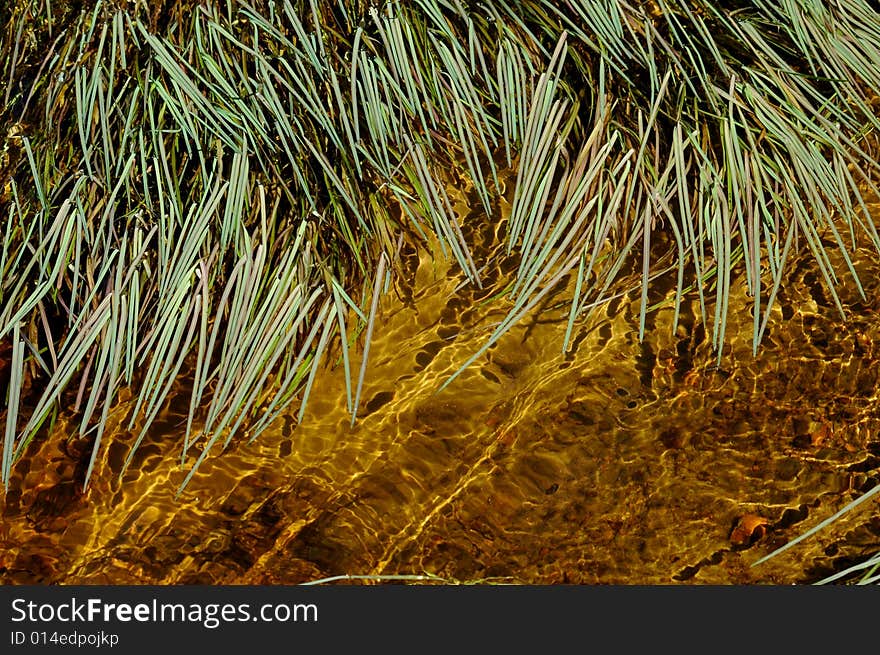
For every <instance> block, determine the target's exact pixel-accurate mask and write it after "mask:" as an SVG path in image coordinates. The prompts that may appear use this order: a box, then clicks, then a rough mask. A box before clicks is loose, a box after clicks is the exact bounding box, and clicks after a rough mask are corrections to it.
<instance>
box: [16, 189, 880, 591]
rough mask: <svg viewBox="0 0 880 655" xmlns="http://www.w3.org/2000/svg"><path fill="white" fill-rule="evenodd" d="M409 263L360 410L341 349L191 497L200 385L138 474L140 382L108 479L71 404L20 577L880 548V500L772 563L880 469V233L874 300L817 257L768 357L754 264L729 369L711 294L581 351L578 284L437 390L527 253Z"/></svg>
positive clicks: (44, 459) (408, 259)
mask: <svg viewBox="0 0 880 655" xmlns="http://www.w3.org/2000/svg"><path fill="white" fill-rule="evenodd" d="M459 210H460V211H462V212H463V213H466V212H467V211H469V210H467V208H466V207H464V206H463V205H462V206H459ZM469 238H470V239H471V241H472V242H474V243H475V244H476V245H475V251H477V252H478V253H479V254H480V255H481V256H484V255H485V254H486V253H487V252H488V250H490V249H491V248H497V241H498V240H497V237H496V235H495V234H494V230H493V229H492V228H490V227H487V228H486V229H485V230H484V232H483V233H481V234H470V235H469ZM400 266H401V269H400V271H401V275H400V276H398V283H397V285H396V286H395V287H394V288H393V289H392V290H391V291H390V292H389V293H388V294H387V295H386V296H384V297H383V299H382V302H381V306H380V320H379V322H378V325H379V326H380V327H379V328H378V329H377V332H376V334H375V335H374V339H373V342H372V345H371V351H370V361H369V368H368V372H367V377H366V382H365V385H364V391H363V394H362V402H361V410H360V412H359V419H358V421H357V423H356V425H355V426H354V427H353V428H352V427H350V426H349V416H348V414H347V412H346V409H345V386H344V381H343V380H344V378H343V372H342V367H341V366H339V367H336V368H332V367H327V368H325V369H324V370H322V371H321V373H320V374H319V375H318V376H317V378H316V381H315V387H314V389H313V391H312V397H311V399H310V402H309V407H308V408H307V411H306V414H305V417H304V420H303V422H302V424H301V425H299V426H296V427H295V429H294V425H295V420H294V413H292V414H291V415H290V416H287V417H284V418H283V419H282V420H280V421H279V422H278V423H277V424H276V425H275V426H273V428H272V429H270V430H269V431H268V432H267V433H264V434H263V435H262V436H261V437H260V438H259V439H258V440H257V441H256V442H255V443H253V444H251V445H246V444H244V443H242V444H236V445H234V446H233V447H231V448H230V449H229V450H228V451H227V452H225V453H224V454H223V455H222V456H219V457H211V458H209V459H208V460H207V462H206V463H205V464H204V465H203V467H202V468H201V469H200V471H199V472H198V473H197V474H196V476H195V477H194V479H193V480H192V482H191V483H190V484H189V486H188V487H187V489H186V490H185V492H184V493H183V494H181V496H180V497H179V498H177V499H175V492H176V491H177V489H178V487H179V485H180V483H181V481H182V480H183V478H184V476H185V474H186V472H187V469H186V468H184V467H182V466H181V465H180V461H179V457H180V455H179V453H180V444H181V441H182V438H183V430H184V423H185V415H186V410H187V402H188V401H187V400H186V398H185V397H183V396H181V397H178V398H176V399H174V400H172V401H171V402H170V403H169V405H168V406H167V407H165V408H164V410H163V413H162V415H161V416H160V419H159V420H158V421H157V422H156V424H155V426H154V428H153V429H152V430H151V432H150V433H149V435H148V437H147V439H146V440H145V441H144V443H143V444H142V445H141V446H140V449H139V450H138V453H137V455H136V457H135V460H134V463H133V464H132V466H131V468H130V469H129V471H128V472H127V473H126V474H125V476H124V478H123V480H122V482H119V481H118V480H117V477H118V473H119V471H120V466H121V463H122V461H123V460H124V458H125V456H126V454H127V452H128V448H129V447H130V445H131V443H132V441H133V437H134V435H133V434H132V433H131V432H129V431H127V430H125V429H124V428H125V425H126V424H127V415H128V413H129V412H130V411H131V409H132V405H133V403H132V402H131V400H130V399H124V400H123V401H122V402H121V403H120V404H119V406H118V407H117V408H116V410H115V411H114V412H113V414H112V416H111V419H110V420H111V427H110V429H109V430H108V435H112V438H110V437H105V439H106V441H105V443H107V444H110V445H109V446H108V447H106V448H102V451H101V453H100V454H99V461H98V462H97V464H96V469H95V472H94V474H93V478H92V481H91V483H90V486H89V489H88V491H87V492H86V493H82V492H81V491H80V488H81V481H82V478H83V474H84V470H85V462H87V459H88V452H89V448H90V446H89V444H88V443H87V441H80V440H78V439H77V438H76V426H75V423H74V422H73V421H72V420H70V419H67V418H65V417H62V418H61V419H60V420H59V423H58V424H57V426H56V429H55V431H54V434H53V436H52V438H50V439H47V440H44V441H43V442H41V443H39V444H34V447H33V448H32V449H31V451H30V452H29V454H28V456H27V458H26V459H24V460H23V461H22V462H20V463H19V464H18V466H17V467H16V468H15V471H14V476H13V480H12V482H11V487H10V491H9V492H8V493H7V494H6V495H5V497H3V500H2V506H0V509H2V512H3V520H2V524H0V581H2V582H3V583H7V584H9V583H33V582H37V583H50V582H51V583H64V584H73V583H112V584H127V583H161V584H174V583H196V582H199V583H225V584H237V583H248V584H276V583H285V584H291V583H299V582H305V581H309V580H316V579H319V578H324V577H328V576H333V575H340V574H360V575H405V574H423V573H429V574H433V575H437V576H440V577H442V578H445V579H447V580H454V581H462V582H474V581H501V582H516V583H541V584H547V583H588V584H606V583H622V584H667V583H673V584H677V583H686V584H744V583H759V584H764V583H779V584H786V583H805V582H810V581H814V580H816V579H818V578H820V577H822V576H823V575H826V574H828V573H829V572H831V571H833V570H838V569H840V568H842V567H843V566H845V565H846V564H847V563H850V562H852V561H855V560H858V559H860V558H862V557H864V556H866V555H868V554H870V553H873V552H874V551H875V550H876V547H877V544H878V536H880V513H878V507H877V503H876V502H873V501H872V502H868V503H866V504H865V505H863V506H862V507H861V508H860V509H858V510H856V511H855V512H853V513H852V515H851V516H849V517H847V518H845V519H843V520H841V521H839V522H837V523H835V524H834V525H832V526H831V527H829V528H828V529H826V530H824V531H823V532H821V533H820V534H819V535H817V536H815V537H812V538H810V539H809V540H807V541H805V542H804V543H802V544H800V545H799V546H797V547H796V548H793V549H791V550H790V551H788V552H786V553H785V554H783V555H780V556H779V557H777V558H775V559H773V560H771V561H769V562H767V563H765V564H762V565H760V566H758V567H751V564H752V563H753V562H755V561H756V560H757V559H758V558H759V557H761V556H762V555H764V554H766V553H768V552H770V550H772V549H773V548H775V547H777V546H779V545H782V544H784V543H785V542H787V541H788V540H789V539H791V538H793V537H795V536H797V535H798V534H800V533H801V532H803V531H805V530H806V529H808V528H810V527H812V526H813V525H816V524H817V523H819V522H820V521H821V520H823V519H825V518H827V517H828V516H830V515H832V514H833V513H834V512H836V511H837V510H839V509H840V508H842V507H843V506H844V505H845V504H846V503H847V502H849V501H851V500H852V499H854V498H856V497H858V496H859V495H860V494H861V493H863V492H864V491H866V490H867V489H869V488H870V487H871V486H873V485H874V484H876V482H877V479H878V471H877V469H878V461H880V439H878V434H880V433H878V404H877V391H876V390H877V378H878V375H880V373H878V367H877V366H876V362H877V359H878V349H880V320H878V314H877V312H878V310H880V292H878V291H880V290H878V287H880V275H878V273H880V258H878V257H877V256H876V254H872V253H870V252H868V251H864V252H861V251H860V253H859V256H858V258H857V260H856V267H857V269H858V270H859V273H860V275H861V279H862V282H863V285H864V287H865V293H866V296H867V298H868V300H861V299H860V298H859V296H858V294H857V292H856V289H855V285H854V284H852V282H851V281H850V280H849V279H846V278H844V279H842V280H841V287H840V295H841V299H842V302H843V304H844V307H845V308H846V310H847V316H848V320H847V322H846V323H845V324H844V323H843V322H842V321H841V320H840V318H839V317H838V316H837V315H836V312H835V310H834V305H833V303H832V301H831V298H830V297H829V295H828V292H827V291H825V290H824V289H823V288H822V286H821V277H820V275H819V273H818V271H817V270H816V268H815V266H814V265H812V264H811V258H810V256H809V255H808V254H803V255H801V256H799V257H798V258H797V259H796V260H795V261H794V262H793V266H792V270H793V274H792V276H791V278H790V279H789V280H788V281H787V282H786V283H785V286H784V288H783V290H782V292H781V293H780V298H779V301H778V302H777V306H776V308H775V310H774V313H773V318H772V319H771V322H770V326H769V328H768V331H767V334H766V336H765V339H764V343H763V345H762V347H761V350H760V351H759V354H758V356H757V357H756V358H753V357H752V355H751V325H752V318H751V315H750V301H749V300H748V299H747V298H746V296H745V292H744V290H743V288H742V287H741V286H736V285H735V286H734V289H733V292H732V298H733V300H732V306H731V309H730V319H729V325H728V330H727V333H728V343H727V345H726V346H725V352H724V357H723V359H722V362H721V366H720V367H717V366H715V355H714V353H713V352H712V350H711V345H710V343H711V333H710V334H709V335H707V334H706V332H705V330H704V329H703V326H702V322H701V321H700V319H699V318H698V316H699V305H698V301H697V299H696V297H694V298H689V299H688V301H687V302H686V303H684V304H683V306H682V316H681V320H680V325H679V327H678V328H677V330H675V331H673V329H672V315H673V311H672V306H671V305H669V306H668V307H667V308H663V309H660V310H658V311H656V312H655V313H653V314H651V315H650V316H649V325H648V329H647V337H646V339H645V341H644V343H639V341H638V321H639V317H638V311H639V296H638V293H639V292H638V290H637V289H636V290H635V291H632V292H630V293H628V294H626V295H625V296H622V297H620V298H618V299H616V300H614V301H612V302H611V303H609V304H606V305H604V306H603V307H601V308H599V309H598V310H597V311H596V312H594V314H593V315H592V316H591V317H590V318H589V319H588V320H586V321H584V322H582V323H581V324H580V325H579V329H578V331H577V334H576V335H575V339H574V343H575V352H574V354H573V356H569V357H565V356H563V355H562V354H561V345H562V338H563V334H564V331H565V321H566V318H567V314H566V312H567V307H566V306H565V305H564V304H563V301H564V300H565V298H566V297H567V296H566V293H565V290H564V289H560V290H559V292H558V293H554V294H551V297H550V298H549V299H548V300H547V301H546V302H545V303H544V304H543V305H542V306H541V307H540V308H539V310H538V311H536V312H534V313H533V314H531V315H530V316H529V317H528V318H527V319H525V320H524V321H523V322H521V323H520V324H519V325H518V326H517V327H516V328H514V329H513V330H511V331H510V332H509V333H508V334H507V335H506V336H505V337H503V338H502V339H501V340H500V342H499V343H498V344H496V345H495V346H494V347H493V348H491V349H490V350H489V351H488V353H487V354H486V355H485V356H483V357H482V358H480V359H479V360H478V361H477V362H476V363H475V364H474V365H472V366H471V367H470V368H469V369H467V370H466V371H465V372H464V373H463V374H462V375H461V376H460V377H458V378H457V379H456V380H455V381H454V382H453V383H452V384H451V385H450V386H449V387H448V388H446V389H445V390H444V391H442V392H439V393H438V392H437V389H438V388H439V387H440V385H441V384H442V383H443V382H444V381H445V380H446V379H448V377H449V376H450V375H451V374H452V373H453V372H454V371H455V370H456V369H457V368H458V367H459V366H460V365H461V364H462V363H463V362H464V361H465V360H466V359H467V357H468V356H470V355H471V354H472V353H473V352H475V351H476V350H477V349H478V348H479V347H480V346H481V345H482V344H483V343H484V342H485V340H486V339H487V338H488V335H489V334H490V332H491V329H492V327H493V326H494V324H495V323H497V322H498V321H499V320H501V318H502V317H503V315H504V311H505V309H506V306H505V305H504V302H503V301H492V300H491V299H490V297H491V295H492V292H493V291H497V290H498V289H499V288H501V287H503V285H504V283H505V280H508V279H510V276H511V272H512V270H513V261H512V260H509V261H505V260H503V258H501V264H500V265H499V267H498V268H497V269H496V270H489V271H486V273H485V278H486V283H487V287H488V288H487V289H486V290H484V291H479V290H475V289H473V288H472V287H470V286H465V287H463V288H461V289H458V290H456V288H457V287H458V286H459V285H460V284H461V283H462V279H461V277H460V275H459V274H458V272H457V270H456V269H455V268H454V267H451V266H450V265H449V264H447V263H445V262H444V261H443V260H442V259H438V258H432V257H431V256H430V255H429V254H427V253H426V252H420V253H418V252H415V251H413V250H406V249H405V250H404V252H403V254H402V258H401V264H400ZM630 277H631V280H630V281H636V280H637V277H636V274H635V273H634V272H633V273H631V274H630ZM663 284H664V283H663V282H661V283H659V284H658V285H657V286H656V287H655V290H654V291H652V299H651V302H654V301H655V300H657V299H658V298H659V297H661V296H662V294H663V293H664V289H666V288H668V286H669V285H668V284H666V286H665V287H664V286H663ZM710 311H711V308H710ZM709 329H710V330H711V327H710V328H709ZM355 359H356V361H354V362H353V364H352V365H353V368H354V370H357V367H358V366H359V361H357V358H355Z"/></svg>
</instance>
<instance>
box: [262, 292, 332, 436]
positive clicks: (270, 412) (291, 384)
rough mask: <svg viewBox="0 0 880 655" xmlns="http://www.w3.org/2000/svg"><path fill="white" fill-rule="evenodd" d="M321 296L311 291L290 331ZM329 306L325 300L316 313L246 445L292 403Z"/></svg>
mask: <svg viewBox="0 0 880 655" xmlns="http://www.w3.org/2000/svg"><path fill="white" fill-rule="evenodd" d="M322 294H323V289H322V288H321V287H317V288H316V289H314V290H313V292H312V294H311V297H310V298H309V300H308V301H307V303H306V305H305V306H304V307H301V308H300V312H299V315H298V316H297V319H296V321H295V322H294V327H293V328H292V330H295V331H296V330H299V326H300V325H301V324H302V323H303V322H304V321H305V319H306V316H307V314H308V312H309V308H310V307H311V306H312V304H314V302H315V301H316V300H317V299H318V298H319V297H320V296H321V295H322ZM329 307H330V304H329V302H328V301H327V300H325V301H324V303H323V305H322V306H321V309H320V310H319V311H318V315H317V318H316V320H315V322H314V324H313V325H312V327H311V329H310V330H309V333H308V334H307V335H306V337H305V339H304V340H303V342H302V345H301V346H300V349H299V352H298V353H297V355H296V359H294V360H293V362H291V363H289V365H288V367H287V369H288V370H287V372H286V374H285V375H284V379H283V380H282V381H281V383H280V384H278V385H277V393H276V394H275V397H274V398H273V399H272V400H271V402H270V403H269V405H268V407H266V409H265V411H264V412H263V416H262V417H261V418H260V419H259V420H258V421H257V422H256V424H255V425H254V426H253V427H252V429H251V437H250V439H248V443H249V444H250V443H253V442H254V441H255V440H256V438H257V436H259V435H260V433H262V431H263V430H265V429H266V428H267V427H268V426H269V425H270V424H271V423H272V422H273V421H274V420H275V419H276V418H278V416H280V415H281V413H282V412H284V410H285V409H287V407H288V406H289V405H290V403H292V402H293V400H294V398H295V393H296V390H297V388H298V385H299V383H300V382H301V381H302V378H303V376H305V371H304V367H305V366H306V365H307V362H308V354H309V353H310V352H311V350H310V349H311V347H312V342H313V341H314V340H315V338H316V337H317V336H318V328H320V326H321V325H323V323H324V320H325V319H326V314H327V312H328V311H329Z"/></svg>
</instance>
